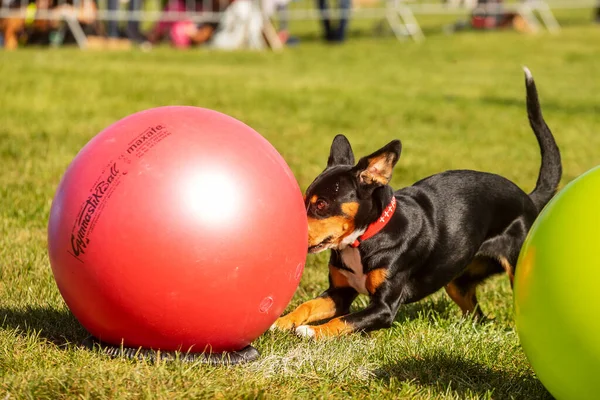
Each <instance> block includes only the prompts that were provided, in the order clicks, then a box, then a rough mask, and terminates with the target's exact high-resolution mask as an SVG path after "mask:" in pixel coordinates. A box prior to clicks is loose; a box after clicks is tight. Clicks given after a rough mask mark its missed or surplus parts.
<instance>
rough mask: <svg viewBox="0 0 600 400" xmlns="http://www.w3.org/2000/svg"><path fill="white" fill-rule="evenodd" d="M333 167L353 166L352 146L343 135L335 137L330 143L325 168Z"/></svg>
mask: <svg viewBox="0 0 600 400" xmlns="http://www.w3.org/2000/svg"><path fill="white" fill-rule="evenodd" d="M335 165H354V153H353V152H352V146H350V142H349V141H348V139H346V136H344V135H337V136H336V137H335V138H333V142H332V143H331V150H330V151H329V159H328V160H327V168H329V167H333V166H335Z"/></svg>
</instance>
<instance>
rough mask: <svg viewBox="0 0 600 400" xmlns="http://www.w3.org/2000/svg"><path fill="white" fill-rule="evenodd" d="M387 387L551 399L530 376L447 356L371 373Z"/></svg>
mask: <svg viewBox="0 0 600 400" xmlns="http://www.w3.org/2000/svg"><path fill="white" fill-rule="evenodd" d="M373 372H374V374H375V376H376V378H377V379H380V380H382V381H384V382H386V383H388V384H390V383H392V381H393V380H396V381H398V382H405V381H410V382H412V383H415V384H417V385H421V386H428V387H429V388H431V390H432V392H434V393H435V394H446V395H447V394H452V395H454V396H456V397H458V398H466V397H468V396H473V395H477V396H479V397H484V398H487V397H486V396H489V397H490V398H494V399H508V398H512V399H552V398H553V397H552V395H550V393H549V392H548V391H547V390H546V389H545V388H544V386H543V385H542V383H541V382H540V381H539V380H538V379H536V378H535V377H534V376H533V374H532V373H528V372H520V373H519V372H517V373H511V372H509V371H504V370H501V369H495V368H491V367H489V366H487V365H484V364H480V363H477V362H475V361H472V360H469V359H466V358H462V357H456V356H449V355H444V354H441V355H436V356H429V357H425V358H422V359H414V358H411V359H403V360H400V361H397V362H395V363H393V364H389V365H385V366H383V367H381V368H379V369H377V370H375V371H373Z"/></svg>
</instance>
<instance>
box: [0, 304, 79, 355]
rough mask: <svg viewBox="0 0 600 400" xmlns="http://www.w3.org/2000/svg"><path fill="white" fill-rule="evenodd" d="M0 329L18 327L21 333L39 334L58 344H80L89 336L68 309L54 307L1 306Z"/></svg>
mask: <svg viewBox="0 0 600 400" xmlns="http://www.w3.org/2000/svg"><path fill="white" fill-rule="evenodd" d="M0 329H16V330H17V331H18V333H19V334H20V335H31V334H34V333H36V334H38V335H39V337H40V338H43V339H46V340H48V341H49V342H51V343H54V344H56V345H57V346H66V345H68V344H70V343H73V344H80V343H81V342H82V341H83V339H85V338H86V337H88V336H89V334H88V333H87V332H86V330H85V329H84V328H83V327H82V326H81V325H80V324H79V322H78V321H77V319H75V317H74V316H73V315H72V314H71V313H70V312H69V311H68V310H58V309H55V308H52V307H28V308H23V309H13V308H5V307H2V308H0Z"/></svg>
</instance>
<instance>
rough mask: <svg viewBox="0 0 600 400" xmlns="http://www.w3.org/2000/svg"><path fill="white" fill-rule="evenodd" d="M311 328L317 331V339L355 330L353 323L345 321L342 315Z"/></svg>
mask: <svg viewBox="0 0 600 400" xmlns="http://www.w3.org/2000/svg"><path fill="white" fill-rule="evenodd" d="M311 329H312V330H313V331H314V332H315V336H314V338H315V339H323V338H328V337H335V336H341V335H343V334H346V333H350V332H352V331H354V328H353V327H352V325H351V324H349V323H347V322H345V321H344V320H343V318H342V317H340V318H334V319H332V320H331V321H329V322H327V323H326V324H323V325H316V326H311Z"/></svg>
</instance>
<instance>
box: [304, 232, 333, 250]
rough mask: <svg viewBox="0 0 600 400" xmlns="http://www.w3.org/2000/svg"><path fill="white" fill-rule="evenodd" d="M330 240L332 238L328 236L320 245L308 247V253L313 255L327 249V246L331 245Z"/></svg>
mask: <svg viewBox="0 0 600 400" xmlns="http://www.w3.org/2000/svg"><path fill="white" fill-rule="evenodd" d="M332 239H333V236H328V237H326V238H325V239H324V240H323V241H322V242H321V243H319V244H316V245H314V246H309V247H308V252H309V253H312V254H314V253H318V252H320V251H323V250H325V249H327V245H328V244H330V243H331V240H332Z"/></svg>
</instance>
